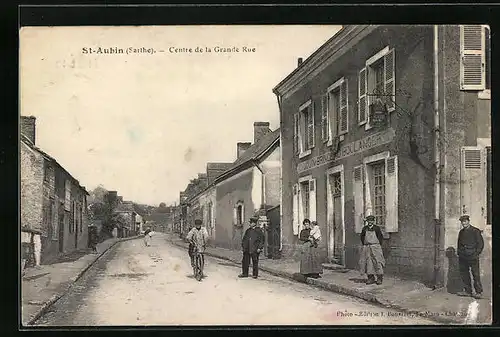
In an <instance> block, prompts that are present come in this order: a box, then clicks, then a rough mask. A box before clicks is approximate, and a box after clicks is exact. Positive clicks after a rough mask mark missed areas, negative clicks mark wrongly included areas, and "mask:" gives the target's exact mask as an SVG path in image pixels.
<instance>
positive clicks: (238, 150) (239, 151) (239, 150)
mask: <svg viewBox="0 0 500 337" xmlns="http://www.w3.org/2000/svg"><path fill="white" fill-rule="evenodd" d="M250 146H252V143H248V142H245V143H236V159H239V158H240V157H241V155H242V154H243V152H245V151H246V150H248V148H249V147H250Z"/></svg>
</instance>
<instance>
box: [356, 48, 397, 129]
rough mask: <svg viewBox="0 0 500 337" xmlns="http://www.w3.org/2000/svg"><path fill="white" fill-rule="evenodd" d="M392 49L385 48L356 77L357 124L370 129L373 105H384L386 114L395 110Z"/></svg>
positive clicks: (367, 62)
mask: <svg viewBox="0 0 500 337" xmlns="http://www.w3.org/2000/svg"><path fill="white" fill-rule="evenodd" d="M394 63H395V54H394V49H390V48H389V47H385V48H384V49H382V50H381V51H379V52H378V53H376V54H375V55H373V56H372V57H370V58H369V59H368V60H367V61H366V67H365V68H363V69H361V70H360V72H359V76H358V124H359V125H365V128H366V129H369V128H371V126H372V125H371V124H370V119H371V110H372V107H373V106H374V103H382V104H384V105H385V108H386V109H387V112H391V111H394V110H395V108H396V102H395V95H396V87H395V78H396V76H395V67H394Z"/></svg>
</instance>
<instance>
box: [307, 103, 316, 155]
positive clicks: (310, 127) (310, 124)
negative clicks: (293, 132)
mask: <svg viewBox="0 0 500 337" xmlns="http://www.w3.org/2000/svg"><path fill="white" fill-rule="evenodd" d="M308 109H309V113H308V116H309V118H308V121H307V122H308V125H307V128H308V132H307V137H308V138H309V139H308V149H312V148H313V147H314V145H315V144H314V140H315V136H314V102H313V103H311V105H309V107H308Z"/></svg>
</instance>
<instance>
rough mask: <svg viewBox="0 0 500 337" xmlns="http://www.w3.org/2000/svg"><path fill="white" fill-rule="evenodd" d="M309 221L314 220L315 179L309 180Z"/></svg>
mask: <svg viewBox="0 0 500 337" xmlns="http://www.w3.org/2000/svg"><path fill="white" fill-rule="evenodd" d="M309 220H311V221H317V219H316V179H311V180H309Z"/></svg>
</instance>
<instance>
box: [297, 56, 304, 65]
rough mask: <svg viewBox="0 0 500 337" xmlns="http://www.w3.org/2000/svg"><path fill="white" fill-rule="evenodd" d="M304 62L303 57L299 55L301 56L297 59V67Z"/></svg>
mask: <svg viewBox="0 0 500 337" xmlns="http://www.w3.org/2000/svg"><path fill="white" fill-rule="evenodd" d="M302 62H303V59H302V57H299V58H298V59H297V67H299V66H300V65H301V64H302Z"/></svg>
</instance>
